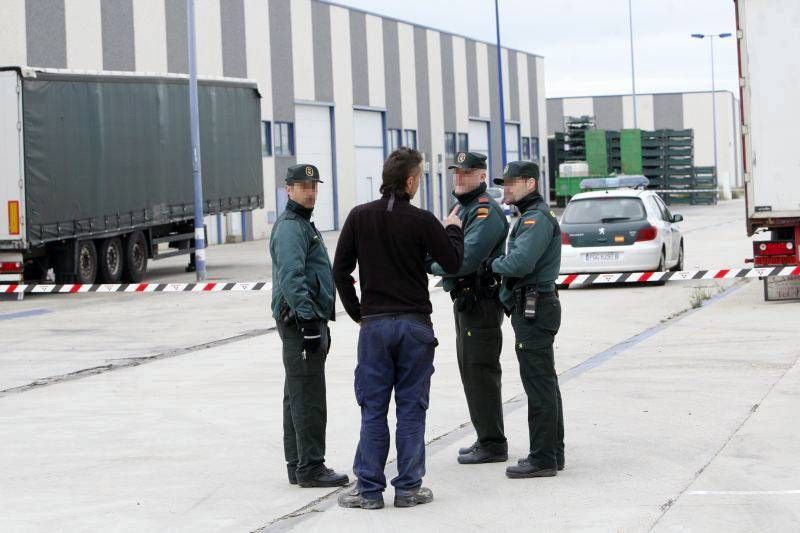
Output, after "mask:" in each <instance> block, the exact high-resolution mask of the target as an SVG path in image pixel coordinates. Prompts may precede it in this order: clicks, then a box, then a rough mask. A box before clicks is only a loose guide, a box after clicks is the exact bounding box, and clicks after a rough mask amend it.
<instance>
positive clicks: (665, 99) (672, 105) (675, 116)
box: [653, 94, 683, 130]
mask: <svg viewBox="0 0 800 533" xmlns="http://www.w3.org/2000/svg"><path fill="white" fill-rule="evenodd" d="M653 126H654V127H655V129H657V130H660V129H665V128H668V129H673V130H680V129H683V95H682V94H654V95H653Z"/></svg>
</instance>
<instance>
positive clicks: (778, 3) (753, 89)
mask: <svg viewBox="0 0 800 533" xmlns="http://www.w3.org/2000/svg"><path fill="white" fill-rule="evenodd" d="M734 3H735V6H736V20H737V30H738V31H737V36H738V44H739V75H740V84H739V85H740V88H741V89H740V90H741V105H742V143H743V150H742V157H743V158H744V171H745V190H746V206H747V234H748V235H754V234H756V233H763V232H771V234H768V235H763V236H762V237H767V239H766V240H756V241H754V243H753V259H751V261H753V262H754V263H755V265H756V266H759V267H767V266H788V265H798V264H800V252H798V248H799V247H800V146H799V145H798V139H800V134H799V132H798V124H800V99H798V98H797V91H798V87H800V31H798V28H800V2H798V0H734ZM760 238H761V237H760ZM799 284H800V283H799ZM765 286H766V285H765ZM798 294H800V292H798Z"/></svg>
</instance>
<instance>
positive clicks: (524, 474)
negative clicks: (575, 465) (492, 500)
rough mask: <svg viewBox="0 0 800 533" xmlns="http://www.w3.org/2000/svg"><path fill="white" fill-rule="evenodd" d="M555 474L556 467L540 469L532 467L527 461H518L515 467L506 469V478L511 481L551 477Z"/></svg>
mask: <svg viewBox="0 0 800 533" xmlns="http://www.w3.org/2000/svg"><path fill="white" fill-rule="evenodd" d="M556 474H557V467H549V468H542V467H540V466H533V465H532V464H531V463H530V462H529V461H528V460H527V459H520V460H519V461H518V462H517V464H516V465H514V466H509V467H506V476H507V477H509V478H511V479H522V478H529V477H553V476H555V475H556Z"/></svg>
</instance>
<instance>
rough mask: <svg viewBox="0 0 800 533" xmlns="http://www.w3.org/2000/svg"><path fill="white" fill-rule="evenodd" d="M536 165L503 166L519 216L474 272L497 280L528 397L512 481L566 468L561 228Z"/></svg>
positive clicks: (501, 180)
mask: <svg viewBox="0 0 800 533" xmlns="http://www.w3.org/2000/svg"><path fill="white" fill-rule="evenodd" d="M538 181H539V167H538V165H536V164H535V163H532V162H530V161H514V162H512V163H509V164H508V165H506V168H505V172H504V173H503V177H502V178H497V179H495V180H494V182H495V183H496V184H498V185H503V188H504V191H505V201H506V202H507V203H510V204H513V205H515V206H517V208H519V210H520V213H521V215H520V217H519V219H518V220H517V222H516V224H515V225H514V228H513V230H512V231H511V235H510V236H509V238H508V252H507V253H506V255H504V256H502V257H499V258H497V259H494V260H489V261H486V262H484V263H483V264H482V268H481V272H480V274H479V275H480V276H481V277H482V278H485V279H489V278H491V277H492V276H493V275H497V274H499V275H501V276H502V278H503V281H502V285H501V288H500V300H501V302H502V303H503V307H505V309H506V311H507V312H509V313H510V314H511V325H512V327H513V328H514V335H515V343H514V347H515V349H516V352H517V359H518V360H519V368H520V376H521V377H522V384H523V386H524V388H525V393H526V395H527V396H528V431H529V435H530V453H529V455H528V456H527V457H525V458H523V459H520V460H519V462H518V464H516V465H514V466H509V467H508V468H506V475H507V476H508V477H510V478H528V477H549V476H555V475H556V471H557V470H561V469H563V468H564V417H563V412H562V408H561V391H560V390H559V388H558V377H557V376H556V370H555V361H554V353H553V340H554V338H555V336H556V333H558V329H559V327H560V326H561V303H560V301H559V299H558V292H557V290H556V285H555V281H556V278H557V277H558V271H559V268H560V266H561V229H560V228H559V225H558V220H557V219H556V217H555V215H554V214H553V212H552V211H551V210H550V208H549V206H548V205H547V203H545V201H544V198H542V196H541V194H540V193H539V191H538V189H537V184H538Z"/></svg>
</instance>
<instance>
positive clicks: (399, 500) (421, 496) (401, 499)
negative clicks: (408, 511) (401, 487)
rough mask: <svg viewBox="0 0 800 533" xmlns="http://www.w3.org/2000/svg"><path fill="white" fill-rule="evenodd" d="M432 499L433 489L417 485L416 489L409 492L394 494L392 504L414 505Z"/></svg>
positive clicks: (401, 505)
mask: <svg viewBox="0 0 800 533" xmlns="http://www.w3.org/2000/svg"><path fill="white" fill-rule="evenodd" d="M432 501H433V491H431V489H429V488H427V487H419V488H418V489H416V490H414V491H412V492H409V493H408V494H395V495H394V506H395V507H414V506H415V505H420V504H423V503H431V502H432Z"/></svg>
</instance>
